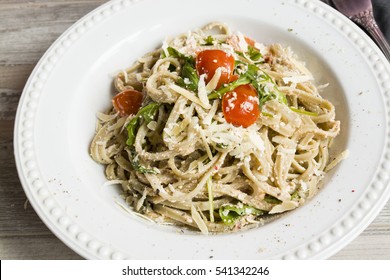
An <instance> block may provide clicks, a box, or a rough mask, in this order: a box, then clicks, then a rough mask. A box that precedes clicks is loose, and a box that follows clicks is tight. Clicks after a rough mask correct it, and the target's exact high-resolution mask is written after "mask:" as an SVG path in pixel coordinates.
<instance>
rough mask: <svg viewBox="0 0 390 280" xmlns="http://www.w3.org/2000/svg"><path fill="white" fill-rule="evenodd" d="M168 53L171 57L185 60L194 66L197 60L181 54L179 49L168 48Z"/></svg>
mask: <svg viewBox="0 0 390 280" xmlns="http://www.w3.org/2000/svg"><path fill="white" fill-rule="evenodd" d="M167 51H168V54H169V56H172V57H175V58H179V59H183V60H184V61H185V62H188V63H190V64H192V65H195V59H194V58H193V57H192V56H186V55H184V54H182V53H180V52H179V51H178V50H177V49H175V48H172V47H168V48H167Z"/></svg>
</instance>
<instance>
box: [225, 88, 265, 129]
mask: <svg viewBox="0 0 390 280" xmlns="http://www.w3.org/2000/svg"><path fill="white" fill-rule="evenodd" d="M222 111H223V115H224V116H225V119H226V121H227V122H228V123H231V124H233V125H235V126H243V127H248V126H250V125H252V124H254V123H255V122H256V120H257V118H258V117H259V115H260V109H259V98H258V96H257V91H256V89H255V88H254V87H253V86H252V85H242V86H238V87H236V88H235V89H234V90H233V91H229V92H227V93H225V95H224V96H223V98H222Z"/></svg>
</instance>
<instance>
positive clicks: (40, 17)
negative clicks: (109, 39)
mask: <svg viewBox="0 0 390 280" xmlns="http://www.w3.org/2000/svg"><path fill="white" fill-rule="evenodd" d="M104 2H105V1H93V2H91V1H69V2H67V1H59V2H56V1H47V2H46V1H42V2H32V3H26V2H25V3H19V4H18V3H15V4H14V3H8V4H7V3H5V4H1V5H0V64H5V65H7V64H34V63H36V62H37V60H38V59H39V58H40V57H41V56H42V54H43V53H44V52H45V51H46V49H47V48H48V47H49V46H50V45H51V44H52V43H53V42H54V40H55V39H56V38H57V37H58V36H59V35H60V34H61V33H62V32H64V31H65V30H66V29H67V28H68V27H69V26H71V25H72V24H73V23H74V22H75V21H77V20H78V19H80V18H81V17H82V16H83V15H85V14H86V13H88V12H90V11H91V10H93V9H94V8H95V7H97V6H99V4H102V3H104ZM31 22H34V24H31Z"/></svg>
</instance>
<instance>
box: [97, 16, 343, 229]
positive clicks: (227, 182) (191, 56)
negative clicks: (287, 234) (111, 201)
mask: <svg viewBox="0 0 390 280" xmlns="http://www.w3.org/2000/svg"><path fill="white" fill-rule="evenodd" d="M114 85H115V88H116V90H117V93H116V94H115V95H114V96H113V98H112V107H111V108H110V109H109V110H108V111H107V112H105V113H98V123H97V130H96V135H95V136H94V139H93V141H92V143H91V146H90V153H91V156H92V158H93V159H94V160H95V161H96V162H98V163H101V164H104V165H105V175H106V177H107V179H108V180H109V183H110V184H111V183H112V184H120V185H121V186H122V188H123V195H124V197H125V200H126V202H127V203H128V204H129V205H130V206H131V207H132V209H133V210H134V211H135V212H136V213H139V214H141V215H143V216H144V217H147V218H149V219H151V220H153V221H156V222H159V223H167V224H175V225H180V226H186V227H189V228H193V229H196V230H199V231H201V232H202V233H205V234H207V233H209V232H231V231H236V230H240V229H247V228H250V227H253V226H256V225H259V224H261V223H262V222H263V221H264V218H265V217H270V216H272V215H274V214H277V213H282V212H286V211H290V210H293V209H295V208H297V207H298V206H300V205H302V204H303V203H304V202H305V201H306V200H307V199H309V198H310V197H312V196H313V195H314V194H315V193H316V192H317V191H318V190H319V188H320V184H319V183H320V181H321V180H322V179H323V178H324V176H325V173H326V172H327V171H328V170H330V169H331V168H333V167H334V166H335V165H336V164H337V162H338V161H340V159H341V158H342V157H343V156H344V155H345V154H344V153H343V154H341V155H339V156H338V157H336V159H334V160H330V156H329V147H330V146H331V144H332V141H333V139H334V138H335V137H336V136H337V135H338V133H339V131H340V122H339V121H337V120H335V108H334V106H333V104H332V103H330V102H329V101H328V100H326V99H324V98H322V97H321V96H320V92H321V91H322V90H323V89H324V88H325V87H326V85H321V86H317V85H315V81H314V77H313V75H312V74H311V72H310V71H309V70H308V69H307V68H306V66H305V64H304V63H303V62H301V61H300V60H299V59H298V58H297V57H296V55H295V54H294V53H293V52H292V50H291V49H290V48H289V47H283V46H281V45H280V44H271V45H264V44H262V43H260V42H256V41H255V40H253V39H251V38H249V37H247V36H245V35H243V34H242V33H240V32H232V31H231V30H230V29H229V27H228V26H226V25H225V24H222V23H210V24H208V25H206V26H205V27H203V28H200V29H197V30H193V31H189V32H187V33H185V34H182V35H179V36H177V37H174V38H170V39H166V40H165V41H164V42H163V43H162V46H161V47H160V48H159V49H157V50H154V51H152V52H150V53H147V54H146V55H144V56H143V57H141V58H139V59H138V60H137V61H136V62H135V63H134V65H132V66H131V67H130V68H128V69H126V70H124V71H121V72H119V74H118V75H117V76H116V77H115V79H114Z"/></svg>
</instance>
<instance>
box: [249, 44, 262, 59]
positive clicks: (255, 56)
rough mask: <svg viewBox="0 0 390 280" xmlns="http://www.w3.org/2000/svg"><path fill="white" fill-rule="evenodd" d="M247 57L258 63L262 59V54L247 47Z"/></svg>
mask: <svg viewBox="0 0 390 280" xmlns="http://www.w3.org/2000/svg"><path fill="white" fill-rule="evenodd" d="M247 53H248V56H249V58H250V59H251V60H252V61H259V60H260V59H262V58H263V56H262V54H261V53H260V52H259V50H258V49H256V48H254V47H252V46H248V52H247Z"/></svg>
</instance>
